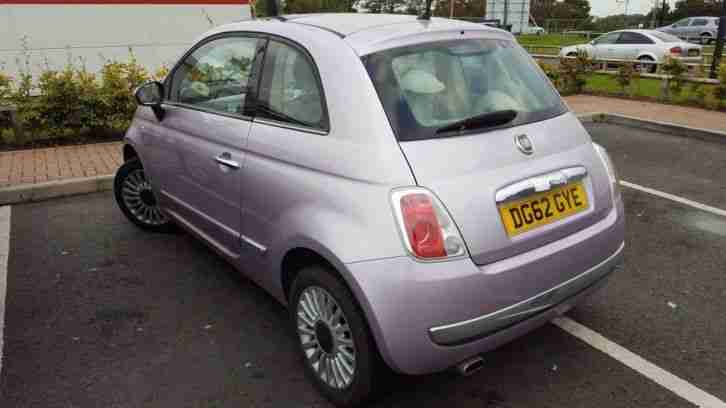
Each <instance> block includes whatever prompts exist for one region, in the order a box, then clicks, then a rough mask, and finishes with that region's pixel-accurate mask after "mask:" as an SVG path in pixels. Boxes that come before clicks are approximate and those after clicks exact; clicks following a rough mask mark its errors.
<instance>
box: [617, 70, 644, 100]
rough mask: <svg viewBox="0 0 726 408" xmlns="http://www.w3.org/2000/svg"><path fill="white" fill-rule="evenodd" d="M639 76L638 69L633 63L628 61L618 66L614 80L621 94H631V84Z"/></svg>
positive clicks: (633, 83)
mask: <svg viewBox="0 0 726 408" xmlns="http://www.w3.org/2000/svg"><path fill="white" fill-rule="evenodd" d="M639 77H640V75H639V71H638V70H637V69H636V68H635V64H634V63H632V62H628V63H625V64H622V65H620V67H618V74H617V76H616V77H615V80H616V81H617V83H618V85H620V88H621V90H622V92H623V94H632V86H633V85H635V84H636V83H637V81H638V78H639Z"/></svg>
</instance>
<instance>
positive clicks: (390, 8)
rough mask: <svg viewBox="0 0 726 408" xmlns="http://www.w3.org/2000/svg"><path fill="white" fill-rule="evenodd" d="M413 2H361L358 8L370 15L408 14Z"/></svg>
mask: <svg viewBox="0 0 726 408" xmlns="http://www.w3.org/2000/svg"><path fill="white" fill-rule="evenodd" d="M412 4H413V2H412V1H409V0H359V1H358V2H357V3H356V6H357V7H360V8H362V9H364V10H365V11H366V12H368V13H389V14H392V13H407V12H408V11H409V9H410V8H411V6H412Z"/></svg>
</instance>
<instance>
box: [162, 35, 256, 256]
mask: <svg viewBox="0 0 726 408" xmlns="http://www.w3.org/2000/svg"><path fill="white" fill-rule="evenodd" d="M260 41H261V40H258V39H257V38H255V37H251V36H240V35H231V36H224V37H218V38H216V39H212V40H205V41H203V42H202V43H200V45H198V46H197V47H196V48H195V49H194V50H193V51H192V52H191V53H189V54H188V55H187V56H186V57H185V58H184V59H183V61H182V62H181V63H180V64H179V65H178V66H177V67H176V68H175V70H174V71H173V72H172V73H171V77H170V78H169V80H168V81H167V85H168V88H169V89H168V95H167V96H168V101H167V103H166V104H165V110H166V115H165V117H164V123H165V124H166V125H165V128H166V129H165V131H166V132H167V135H166V139H167V140H168V141H169V143H168V144H169V145H171V146H173V149H174V154H175V155H176V158H177V159H176V160H174V161H173V163H175V166H176V168H174V169H171V171H170V173H172V176H171V177H170V179H169V182H168V183H166V184H165V185H164V186H163V188H162V190H161V192H160V194H161V196H162V199H163V200H164V201H165V202H166V203H167V207H168V208H169V211H170V212H171V214H172V216H174V218H176V220H177V221H178V222H180V223H182V224H185V226H187V227H188V228H190V229H191V230H192V231H194V232H195V233H197V234H198V235H200V236H201V237H202V238H204V239H205V240H206V241H207V242H209V243H210V244H211V245H212V246H213V247H214V248H215V249H217V251H218V252H220V253H221V254H222V255H225V256H226V257H228V258H232V259H237V258H238V257H239V243H240V223H241V217H242V215H241V184H242V183H241V177H242V166H243V162H244V159H245V153H244V148H245V144H246V143H247V137H248V133H249V130H250V126H251V123H252V122H251V118H250V117H247V116H245V114H244V105H245V100H246V96H247V89H248V86H249V85H250V83H251V81H254V79H253V78H252V72H253V69H252V67H253V65H254V60H255V57H256V55H258V52H257V51H258V43H259V42H260Z"/></svg>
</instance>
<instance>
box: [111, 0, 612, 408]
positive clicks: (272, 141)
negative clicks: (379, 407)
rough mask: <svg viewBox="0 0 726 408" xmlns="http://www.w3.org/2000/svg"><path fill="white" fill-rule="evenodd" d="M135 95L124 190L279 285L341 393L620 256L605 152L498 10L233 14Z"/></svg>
mask: <svg viewBox="0 0 726 408" xmlns="http://www.w3.org/2000/svg"><path fill="white" fill-rule="evenodd" d="M136 98H137V100H138V102H139V104H140V106H139V108H138V110H137V112H136V115H135V117H134V119H133V122H132V124H131V126H130V128H129V130H128V132H127V133H126V136H125V145H124V147H123V157H124V164H123V165H122V166H121V167H120V168H119V170H118V172H117V173H116V176H115V179H114V194H115V198H116V201H117V203H118V206H119V207H120V209H121V211H122V212H123V214H124V215H125V216H126V217H128V218H129V220H130V221H131V222H133V223H134V224H135V225H137V226H138V227H140V228H142V229H144V230H148V231H152V232H163V233H166V232H173V231H174V230H175V229H177V228H178V227H181V228H182V229H183V230H186V231H188V232H189V233H191V234H192V235H194V236H196V237H198V238H200V239H201V240H202V241H204V242H205V243H206V244H207V245H209V247H211V248H212V249H213V250H214V251H215V252H216V253H218V254H219V255H220V256H222V257H223V258H225V259H226V260H228V261H229V262H230V263H231V264H232V265H234V266H235V267H236V268H237V269H238V270H239V271H240V272H241V273H242V274H243V275H245V276H247V277H248V278H249V279H251V280H252V281H254V282H256V283H257V284H258V285H259V286H260V287H262V288H263V289H264V290H266V291H268V292H269V293H270V294H271V295H272V296H273V297H274V298H276V299H277V300H279V301H280V302H281V303H282V304H284V305H286V306H287V307H288V310H289V318H290V324H291V327H292V331H293V332H294V333H295V337H296V343H297V345H296V347H297V349H298V352H299V356H300V358H301V360H302V361H303V363H304V367H305V372H306V373H307V375H308V376H309V378H310V379H311V381H312V382H313V383H314V385H315V386H316V387H317V388H318V389H319V390H320V392H321V393H322V394H323V395H325V396H326V397H327V398H328V399H330V400H331V401H332V402H333V403H335V404H336V405H338V406H354V405H357V404H360V403H362V402H364V401H366V400H368V399H369V398H371V396H374V395H376V392H377V391H376V390H379V389H380V388H379V387H380V386H381V385H385V384H384V383H385V379H386V378H388V377H387V376H386V375H385V374H386V373H390V372H391V370H392V371H393V372H398V373H403V374H411V375H417V374H426V373H433V372H437V371H443V370H448V369H456V370H458V371H459V372H460V373H462V374H470V373H473V372H475V371H476V370H478V369H480V368H481V367H482V366H483V359H482V357H481V356H482V353H485V352H487V351H489V350H492V349H494V348H496V347H498V346H499V345H502V344H504V343H506V342H508V341H510V340H513V339H515V338H517V337H520V336H522V335H524V334H525V333H527V332H530V331H531V330H533V329H535V328H537V327H539V326H542V325H544V324H545V323H547V322H548V321H550V320H551V319H553V318H554V317H556V316H559V315H561V314H562V313H564V312H566V311H567V310H569V309H570V308H572V307H573V306H574V305H576V304H578V303H579V302H581V301H582V300H583V299H584V298H585V297H587V296H588V295H590V294H591V293H593V292H594V291H596V290H597V289H598V288H601V287H602V286H603V285H604V283H605V282H606V280H607V278H608V277H609V276H611V274H612V272H613V271H615V270H616V269H618V268H619V266H620V265H621V262H622V258H623V248H624V246H625V240H624V226H625V219H624V215H623V214H624V213H623V199H622V197H621V194H620V190H619V184H618V178H617V175H616V170H615V168H614V167H613V164H612V162H611V160H610V158H609V156H608V154H607V152H606V151H605V150H604V149H603V148H602V147H601V146H599V145H596V144H594V143H593V142H592V140H591V138H590V136H589V134H588V132H587V131H586V130H585V128H584V127H583V125H582V124H581V123H580V121H579V120H578V118H577V117H576V116H575V115H574V114H573V113H572V112H570V111H569V110H568V108H567V106H566V105H565V103H564V102H563V100H562V99H561V97H560V96H559V94H558V93H557V91H556V90H555V88H554V87H553V86H552V84H551V83H550V82H549V81H548V80H547V77H546V76H545V75H544V73H543V72H542V71H541V70H540V69H539V67H538V66H537V64H536V63H535V62H534V60H533V59H532V58H531V57H530V56H529V54H527V52H526V51H525V50H524V49H523V48H522V47H521V46H519V45H518V43H517V41H516V39H515V38H514V36H513V35H512V34H510V33H508V32H505V31H503V30H499V29H493V28H489V27H486V26H484V25H481V24H474V23H468V22H463V21H456V20H448V19H442V18H430V19H425V18H417V17H416V16H405V15H381V14H373V15H369V14H363V13H360V14H358V13H353V14H316V15H289V16H277V17H275V18H270V19H266V20H263V19H257V20H254V21H247V22H240V23H234V24H230V25H224V26H221V27H218V28H215V29H213V30H212V31H210V32H208V33H206V34H204V35H203V36H202V37H201V38H200V39H199V40H198V41H197V42H196V44H195V45H194V46H192V47H191V49H189V51H188V52H187V53H186V54H185V55H184V56H183V57H182V58H181V59H180V60H179V62H178V63H177V64H176V65H175V66H174V67H173V68H172V69H171V71H170V73H169V75H168V76H167V77H166V79H165V80H164V82H163V83H162V82H149V83H146V84H144V85H143V86H141V87H140V88H139V89H138V90H137V92H136Z"/></svg>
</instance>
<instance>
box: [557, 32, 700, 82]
mask: <svg viewBox="0 0 726 408" xmlns="http://www.w3.org/2000/svg"><path fill="white" fill-rule="evenodd" d="M578 52H585V53H586V54H587V55H588V56H589V57H591V58H594V59H600V60H603V59H605V60H608V59H610V60H631V61H642V62H643V64H642V65H640V68H641V69H642V70H643V71H646V72H655V71H656V68H657V65H655V64H653V63H658V64H660V63H662V62H664V61H665V58H666V57H668V56H670V57H673V58H678V59H679V60H681V61H682V62H684V63H701V62H703V49H702V47H701V46H700V45H697V44H691V43H688V42H685V41H683V40H681V39H680V38H678V37H676V36H673V35H670V34H667V33H664V32H660V31H655V30H620V31H613V32H610V33H607V34H604V35H602V36H600V37H598V38H596V39H594V40H592V41H591V42H589V43H587V44H578V45H572V46H569V47H563V48H562V49H561V50H560V56H561V57H572V56H576V55H577V53H578ZM649 63H650V64H649Z"/></svg>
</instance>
